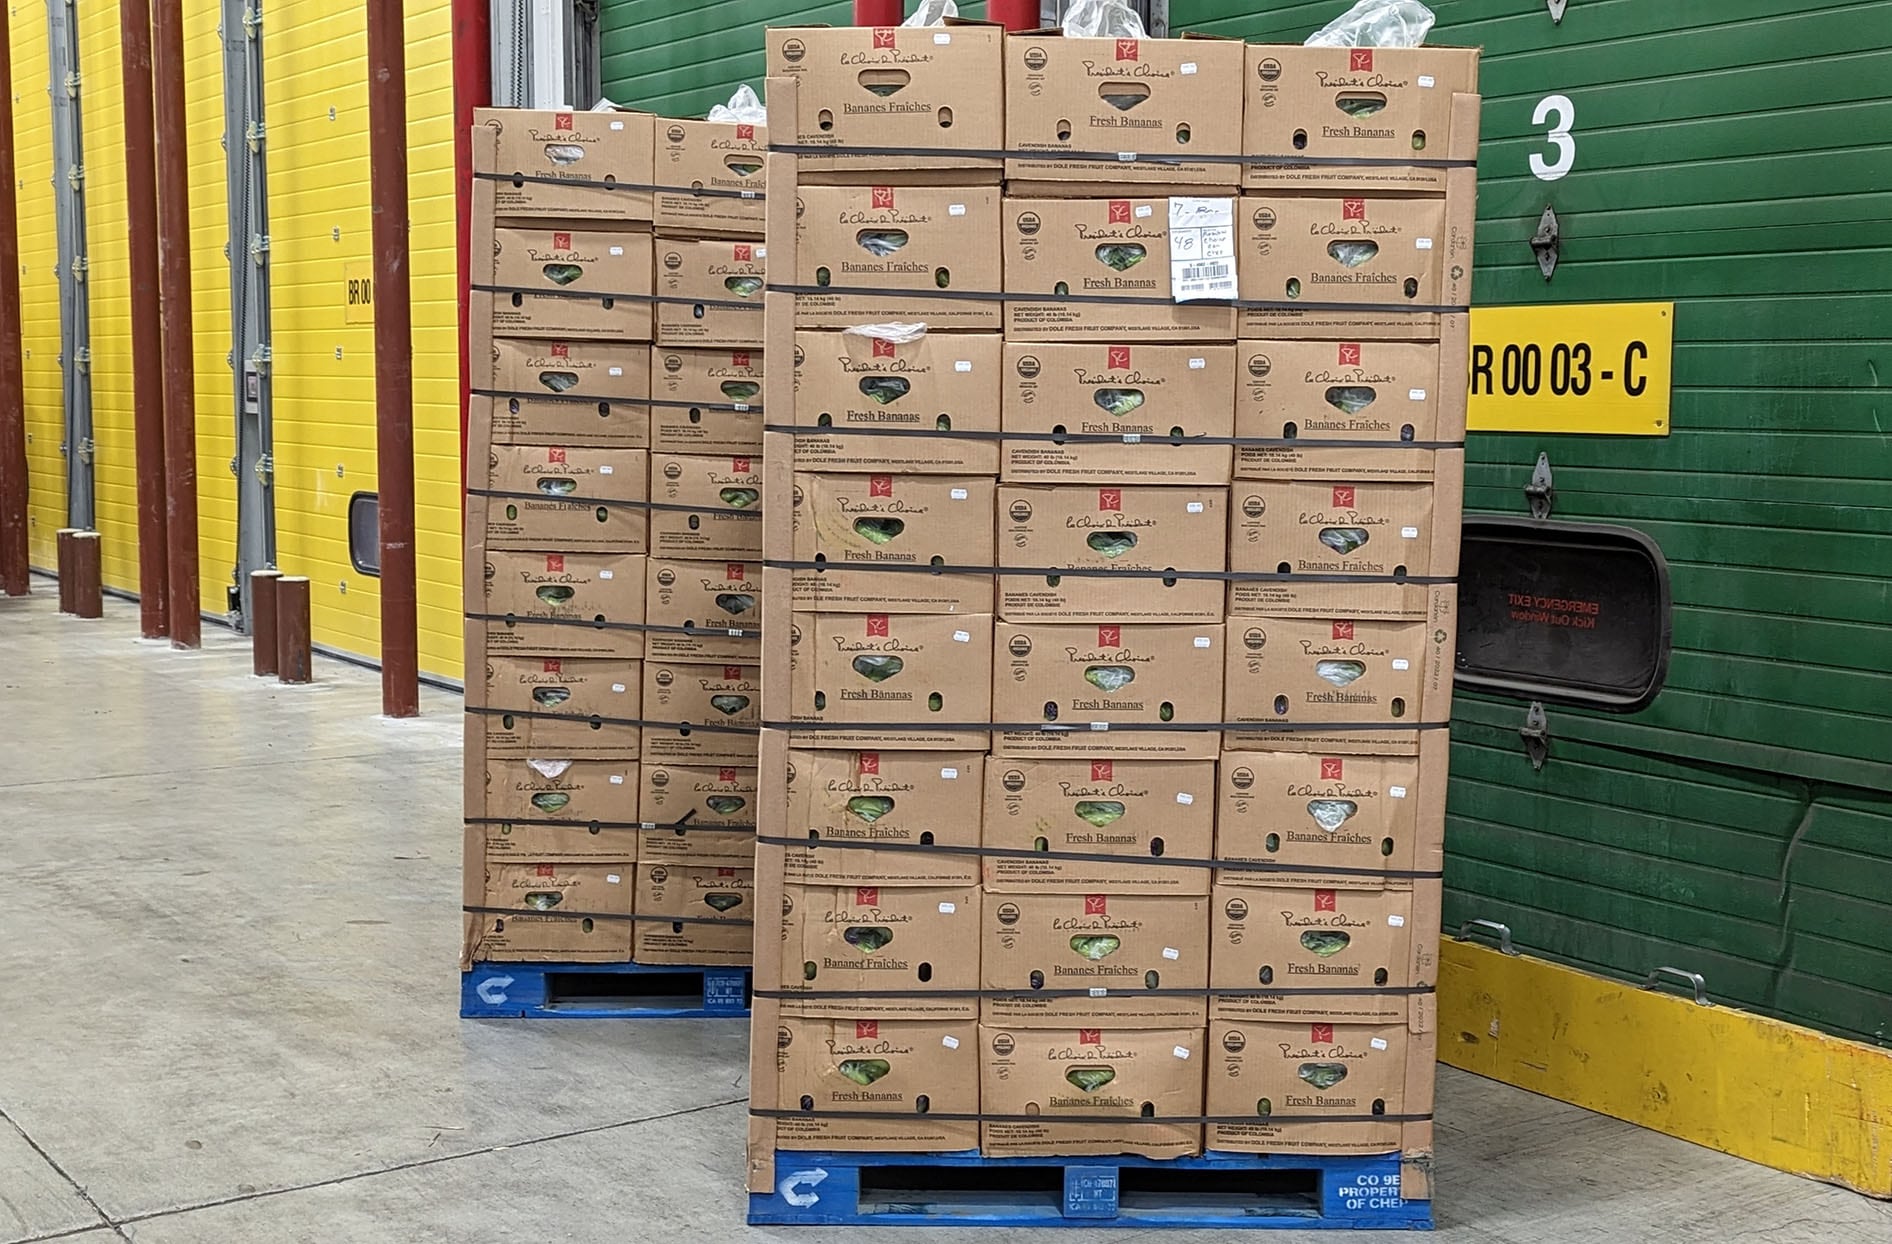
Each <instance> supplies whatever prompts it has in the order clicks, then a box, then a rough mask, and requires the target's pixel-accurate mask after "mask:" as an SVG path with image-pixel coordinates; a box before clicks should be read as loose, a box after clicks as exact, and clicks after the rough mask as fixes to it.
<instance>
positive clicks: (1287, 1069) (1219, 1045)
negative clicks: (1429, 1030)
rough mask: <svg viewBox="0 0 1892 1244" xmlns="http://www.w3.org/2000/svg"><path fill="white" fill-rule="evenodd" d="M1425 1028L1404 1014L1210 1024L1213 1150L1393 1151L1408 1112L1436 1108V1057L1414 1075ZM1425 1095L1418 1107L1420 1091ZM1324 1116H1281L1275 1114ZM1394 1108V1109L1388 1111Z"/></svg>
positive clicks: (1209, 1110) (1209, 1140)
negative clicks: (1279, 1119)
mask: <svg viewBox="0 0 1892 1244" xmlns="http://www.w3.org/2000/svg"><path fill="white" fill-rule="evenodd" d="M1424 1040H1425V1035H1424V1034H1419V1033H1414V1032H1412V1031H1411V1030H1410V1029H1409V1028H1408V1026H1407V1024H1406V1022H1405V1021H1404V1020H1403V1019H1392V1020H1385V1021H1378V1022H1365V1023H1362V1022H1346V1021H1341V1022H1335V1021H1332V1020H1325V1021H1323V1020H1313V1021H1307V1020H1293V1021H1285V1022H1281V1023H1267V1022H1260V1021H1250V1020H1243V1021H1230V1020H1217V1021H1216V1022H1214V1023H1212V1024H1210V1025H1209V1043H1208V1049H1207V1051H1206V1054H1207V1057H1206V1059H1205V1061H1206V1062H1207V1063H1208V1065H1209V1068H1210V1070H1209V1075H1208V1108H1207V1110H1205V1111H1204V1113H1205V1114H1207V1115H1209V1116H1210V1117H1212V1118H1213V1117H1225V1118H1239V1117H1242V1116H1246V1117H1248V1118H1251V1119H1253V1120H1254V1122H1252V1123H1211V1124H1209V1125H1208V1131H1207V1135H1206V1137H1205V1140H1206V1144H1207V1147H1208V1148H1209V1150H1210V1151H1212V1152H1214V1151H1221V1152H1224V1153H1330V1154H1373V1153H1389V1152H1392V1151H1394V1150H1397V1149H1399V1148H1400V1141H1401V1134H1400V1129H1401V1127H1402V1124H1400V1123H1399V1122H1398V1121H1397V1118H1398V1116H1400V1115H1405V1114H1425V1113H1429V1112H1430V1110H1431V1098H1432V1094H1431V1092H1430V1091H1429V1090H1428V1088H1427V1087H1426V1086H1428V1085H1429V1084H1430V1082H1431V1080H1432V1077H1433V1071H1432V1069H1431V1068H1430V1067H1426V1068H1423V1070H1422V1071H1421V1072H1420V1075H1419V1076H1418V1077H1417V1078H1416V1080H1415V1079H1409V1078H1408V1076H1407V1068H1408V1066H1409V1064H1410V1062H1411V1055H1412V1047H1413V1045H1414V1044H1415V1043H1419V1042H1423V1041H1424ZM1419 1100H1423V1101H1424V1103H1425V1104H1424V1105H1423V1106H1422V1107H1421V1108H1420V1109H1418V1110H1414V1109H1412V1106H1413V1103H1414V1102H1415V1101H1419ZM1275 1114H1280V1115H1286V1116H1290V1117H1292V1118H1296V1119H1301V1120H1319V1122H1296V1123H1271V1122H1269V1121H1268V1120H1269V1116H1270V1115H1275ZM1382 1116H1384V1117H1382Z"/></svg>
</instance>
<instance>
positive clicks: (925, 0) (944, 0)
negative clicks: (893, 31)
mask: <svg viewBox="0 0 1892 1244" xmlns="http://www.w3.org/2000/svg"><path fill="white" fill-rule="evenodd" d="M958 16H959V6H958V5H957V4H954V3H953V0H920V7H919V8H917V9H915V10H913V13H912V15H911V16H909V17H908V18H907V20H906V21H904V22H901V23H900V24H901V25H902V26H939V25H943V24H945V21H946V19H947V18H949V17H958Z"/></svg>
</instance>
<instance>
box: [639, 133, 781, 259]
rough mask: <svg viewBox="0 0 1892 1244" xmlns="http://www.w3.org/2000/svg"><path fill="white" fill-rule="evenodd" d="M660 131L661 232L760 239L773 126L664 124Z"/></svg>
mask: <svg viewBox="0 0 1892 1244" xmlns="http://www.w3.org/2000/svg"><path fill="white" fill-rule="evenodd" d="M656 130H657V151H656V161H655V162H656V181H657V185H658V187H659V189H658V190H657V193H656V210H655V213H654V214H655V216H656V220H657V227H658V228H659V229H677V230H682V231H684V232H686V233H700V234H729V235H733V236H736V237H758V238H759V237H761V236H762V231H763V209H764V206H765V204H764V202H763V193H764V190H765V188H766V187H767V184H768V170H767V168H766V167H765V166H766V164H767V162H768V160H767V157H768V153H769V128H768V126H766V125H747V124H738V123H735V122H728V121H682V120H670V119H662V120H659V121H658V122H657V125H656Z"/></svg>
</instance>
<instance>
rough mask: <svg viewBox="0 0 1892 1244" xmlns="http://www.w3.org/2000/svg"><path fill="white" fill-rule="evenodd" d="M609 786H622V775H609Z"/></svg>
mask: <svg viewBox="0 0 1892 1244" xmlns="http://www.w3.org/2000/svg"><path fill="white" fill-rule="evenodd" d="M611 785H613V786H622V785H624V775H623V774H622V773H613V774H612V775H611Z"/></svg>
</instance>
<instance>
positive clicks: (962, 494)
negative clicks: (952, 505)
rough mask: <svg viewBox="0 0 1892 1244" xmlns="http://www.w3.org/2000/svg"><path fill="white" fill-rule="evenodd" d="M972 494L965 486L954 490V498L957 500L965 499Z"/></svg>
mask: <svg viewBox="0 0 1892 1244" xmlns="http://www.w3.org/2000/svg"><path fill="white" fill-rule="evenodd" d="M971 495H972V494H971V493H969V492H967V491H966V490H965V489H963V488H955V489H953V490H952V499H953V500H955V501H964V500H965V499H966V498H967V497H970V496H971Z"/></svg>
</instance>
